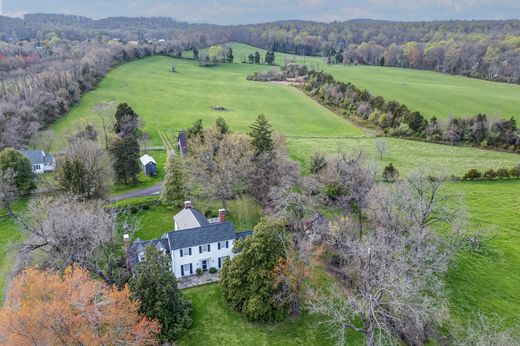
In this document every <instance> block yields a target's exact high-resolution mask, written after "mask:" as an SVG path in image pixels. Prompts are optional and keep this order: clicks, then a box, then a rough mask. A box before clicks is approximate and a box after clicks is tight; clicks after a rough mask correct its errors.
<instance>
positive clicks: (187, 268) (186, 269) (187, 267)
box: [181, 263, 193, 276]
mask: <svg viewBox="0 0 520 346" xmlns="http://www.w3.org/2000/svg"><path fill="white" fill-rule="evenodd" d="M191 274H193V273H192V266H191V263H188V264H184V265H182V266H181V275H182V276H186V275H191Z"/></svg>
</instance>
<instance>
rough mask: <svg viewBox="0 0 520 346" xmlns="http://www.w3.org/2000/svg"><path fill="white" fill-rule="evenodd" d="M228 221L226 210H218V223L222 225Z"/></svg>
mask: <svg viewBox="0 0 520 346" xmlns="http://www.w3.org/2000/svg"><path fill="white" fill-rule="evenodd" d="M225 221H226V209H219V210H218V222H220V223H222V222H225Z"/></svg>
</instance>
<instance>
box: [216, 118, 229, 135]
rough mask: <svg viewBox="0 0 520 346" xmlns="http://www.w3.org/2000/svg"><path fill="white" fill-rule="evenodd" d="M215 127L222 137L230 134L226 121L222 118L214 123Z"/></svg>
mask: <svg viewBox="0 0 520 346" xmlns="http://www.w3.org/2000/svg"><path fill="white" fill-rule="evenodd" d="M215 127H216V128H217V130H218V132H220V133H221V134H223V135H225V134H228V133H229V132H230V131H229V125H228V124H227V122H226V120H225V119H224V118H222V117H219V118H218V119H217V120H216V121H215Z"/></svg>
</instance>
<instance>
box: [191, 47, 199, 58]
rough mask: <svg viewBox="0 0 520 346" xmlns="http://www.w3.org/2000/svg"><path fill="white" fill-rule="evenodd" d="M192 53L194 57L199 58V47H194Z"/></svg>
mask: <svg viewBox="0 0 520 346" xmlns="http://www.w3.org/2000/svg"><path fill="white" fill-rule="evenodd" d="M192 53H193V59H194V60H199V50H198V49H197V48H193V49H192Z"/></svg>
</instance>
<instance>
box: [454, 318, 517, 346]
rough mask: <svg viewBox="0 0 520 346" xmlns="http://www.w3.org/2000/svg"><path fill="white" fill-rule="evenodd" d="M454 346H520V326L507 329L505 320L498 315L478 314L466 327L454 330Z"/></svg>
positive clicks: (457, 327)
mask: <svg viewBox="0 0 520 346" xmlns="http://www.w3.org/2000/svg"><path fill="white" fill-rule="evenodd" d="M453 329H454V331H453V334H454V336H455V337H454V342H453V344H454V345H457V346H459V345H460V346H463V345H473V346H487V345H493V346H510V345H520V325H518V322H517V323H516V325H515V326H513V327H506V324H505V323H504V320H503V319H501V318H499V317H498V316H497V315H493V316H491V317H487V316H486V315H484V314H482V313H478V314H476V315H475V316H474V317H473V318H472V319H471V320H470V321H469V322H468V323H467V325H466V326H462V327H461V326H456V327H455V328H453Z"/></svg>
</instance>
